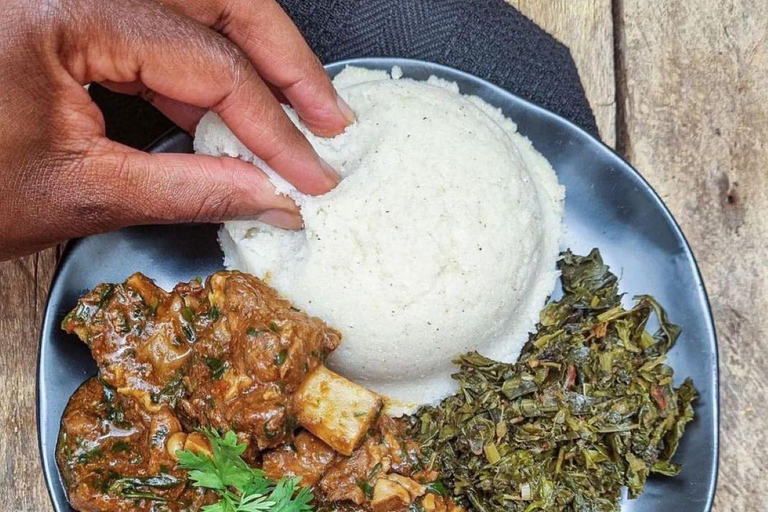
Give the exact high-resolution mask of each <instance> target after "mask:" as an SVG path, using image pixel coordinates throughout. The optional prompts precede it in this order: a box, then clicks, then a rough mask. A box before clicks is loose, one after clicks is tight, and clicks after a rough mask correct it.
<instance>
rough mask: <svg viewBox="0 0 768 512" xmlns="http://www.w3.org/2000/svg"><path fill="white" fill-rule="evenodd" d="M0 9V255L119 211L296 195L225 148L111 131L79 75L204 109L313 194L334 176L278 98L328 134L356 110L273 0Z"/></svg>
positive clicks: (274, 205) (263, 208) (120, 222)
mask: <svg viewBox="0 0 768 512" xmlns="http://www.w3.org/2000/svg"><path fill="white" fill-rule="evenodd" d="M3 11H4V13H3V16H2V18H0V70H2V73H0V185H1V186H2V194H0V260H2V259H7V258H11V257H14V256H20V255H23V254H27V253H31V252H34V251H37V250H39V249H42V248H45V247H47V246H50V245H53V244H55V243H57V242H60V241H63V240H66V239H68V238H72V237H77V236H83V235H86V234H89V233H96V232H103V231H107V230H111V229H115V228H119V227H122V226H127V225H132V224H146V223H172V222H181V221H211V222H216V221H222V220H226V219H234V218H260V219H262V220H265V221H267V222H271V223H273V224H276V225H279V226H281V227H285V228H289V229H299V228H300V227H301V218H300V216H299V214H298V210H297V207H296V205H295V204H294V203H293V202H292V201H291V200H290V199H288V198H287V197H284V196H278V195H276V194H275V191H274V188H273V187H272V185H271V184H270V182H269V181H268V180H267V178H266V176H265V174H264V173H263V172H261V171H260V170H259V169H257V168H256V167H254V166H252V165H250V164H247V163H245V162H242V161H240V160H237V159H232V158H224V157H221V158H215V157H209V156H201V155H182V154H178V155H177V154H147V153H144V152H142V151H138V150H135V149H132V148H129V147H126V146H123V145H121V144H118V143H115V142H113V141H110V140H108V139H107V138H106V137H105V132H104V120H103V118H102V115H101V112H100V111H99V110H98V108H97V107H96V105H95V104H94V103H93V102H92V101H91V99H90V97H89V96H88V93H87V91H86V90H85V88H84V87H83V85H84V84H87V83H90V82H99V83H102V84H104V85H105V86H107V87H109V88H111V89H113V90H117V91H120V92H128V93H133V94H141V95H142V96H143V97H145V98H146V99H148V100H149V101H151V102H152V103H153V104H154V105H155V106H156V107H157V108H159V109H160V110H161V111H162V112H163V113H165V114H166V115H167V116H168V117H169V118H170V119H172V120H173V121H175V122H176V123H177V124H179V125H180V126H181V127H182V128H185V129H187V130H188V131H193V130H194V127H195V125H196V124H197V121H199V119H200V117H201V116H202V114H203V113H205V111H207V110H213V111H215V112H217V113H218V114H219V115H220V116H221V118H222V119H223V120H224V122H225V123H226V124H227V125H228V126H229V128H230V129H231V130H232V131H233V132H234V133H235V135H237V137H238V138H240V140H242V141H243V143H245V144H246V145H247V146H248V147H249V148H250V149H251V150H252V151H253V152H254V153H255V154H256V155H258V156H259V157H260V158H261V159H263V160H264V161H265V162H267V163H268V164H269V165H270V166H271V167H272V168H273V169H275V171H277V172H278V173H280V174H281V175H282V176H283V177H284V178H286V179H287V180H288V181H290V182H291V183H293V184H294V185H295V186H296V187H297V188H298V189H299V190H301V191H302V192H305V193H308V194H321V193H324V192H327V191H328V190H330V189H331V188H333V187H334V186H335V185H336V183H338V176H337V175H336V173H335V172H334V171H333V169H332V168H330V166H328V165H327V164H326V163H325V162H323V161H322V160H321V159H320V157H319V156H318V155H317V153H315V151H314V150H313V149H312V147H311V146H310V145H309V143H308V142H307V141H306V139H305V138H304V137H303V136H302V135H301V133H300V132H299V131H298V130H297V129H296V128H295V127H294V126H293V124H292V123H291V122H290V120H289V119H288V117H287V116H286V115H285V113H284V112H283V110H282V108H281V107H280V105H279V102H278V99H277V97H280V98H284V99H286V100H287V101H288V102H290V104H291V105H292V106H293V107H294V108H295V109H296V110H297V112H298V113H299V115H300V116H301V118H302V119H303V120H304V122H305V123H306V124H307V126H308V127H310V129H311V130H312V131H313V132H314V133H316V134H318V135H324V136H330V135H335V134H337V133H339V132H341V131H342V130H344V128H345V127H346V125H347V124H348V123H349V122H351V121H352V119H353V114H352V112H351V110H350V109H349V107H348V106H346V104H344V102H343V101H342V100H340V99H339V97H338V96H337V94H336V92H335V91H334V89H333V86H332V85H331V82H330V80H329V79H328V77H327V75H326V74H325V72H324V70H323V68H322V66H321V65H320V62H319V61H318V60H317V58H316V57H315V55H314V54H313V53H312V51H311V50H310V49H309V47H308V46H307V44H306V43H305V42H304V40H303V39H302V37H301V35H300V33H299V32H298V30H297V29H296V27H295V26H294V25H293V24H292V23H291V21H290V19H289V18H288V16H287V15H286V14H285V13H284V12H283V11H282V9H281V8H280V7H279V6H278V5H277V4H276V3H274V2H273V0H157V1H153V0H7V1H6V2H4V5H3Z"/></svg>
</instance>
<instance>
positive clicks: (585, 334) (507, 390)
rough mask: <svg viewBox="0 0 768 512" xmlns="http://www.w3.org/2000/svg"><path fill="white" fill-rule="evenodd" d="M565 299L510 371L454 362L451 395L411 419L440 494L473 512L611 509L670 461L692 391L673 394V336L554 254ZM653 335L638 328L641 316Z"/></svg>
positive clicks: (598, 268)
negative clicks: (440, 483) (443, 490)
mask: <svg viewBox="0 0 768 512" xmlns="http://www.w3.org/2000/svg"><path fill="white" fill-rule="evenodd" d="M559 268H560V270H561V272H562V282H563V291H564V296H563V298H562V299H561V300H559V301H556V302H552V303H550V304H548V305H547V306H546V308H545V309H544V310H543V311H542V312H541V316H540V322H539V325H538V328H537V332H536V333H534V334H532V335H531V336H530V339H529V341H528V343H527V344H526V345H525V347H524V348H523V350H522V353H521V355H520V358H519V360H518V362H517V363H515V364H504V363H499V362H496V361H492V360H490V359H488V358H486V357H483V356H481V355H480V354H477V353H469V354H465V355H463V356H461V357H459V358H458V359H457V361H456V362H457V364H458V365H459V367H460V369H459V372H458V373H457V374H456V375H454V378H455V379H456V380H457V381H458V383H459V392H458V393H457V394H456V395H454V396H452V397H449V398H447V399H446V400H445V401H443V403H442V404H440V405H439V406H436V407H426V408H423V409H421V410H420V411H419V413H418V414H417V415H416V416H415V417H414V418H412V420H411V426H412V433H413V435H415V436H416V437H417V438H418V439H419V441H420V442H421V445H422V452H423V453H424V454H425V456H427V457H428V458H429V459H430V460H431V461H433V465H434V467H435V469H438V470H440V471H441V473H442V476H443V480H444V482H445V484H446V487H447V488H448V489H447V490H450V491H452V496H453V497H454V498H455V499H456V500H457V501H458V502H459V503H460V504H461V505H463V506H465V507H467V508H468V509H471V510H474V511H475V512H492V511H496V510H504V511H508V512H531V511H535V510H546V511H549V512H582V511H590V512H616V511H618V502H619V497H620V493H621V488H622V487H623V486H626V487H627V488H628V490H629V496H630V497H632V498H634V497H636V496H637V495H638V494H640V493H641V492H642V490H643V487H644V485H645V482H646V479H647V478H648V476H649V475H650V474H653V473H658V474H663V475H667V476H675V475H677V474H678V472H679V471H680V467H679V466H678V465H677V464H675V463H673V462H672V461H671V459H672V457H673V455H674V454H675V451H676V450H677V447H678V444H679V442H680V439H681V437H682V435H683V432H684V431H685V427H686V425H687V424H688V422H690V421H691V420H692V419H693V416H694V412H693V406H692V403H693V402H694V401H695V400H696V397H697V395H696V389H695V388H694V387H693V383H692V382H691V381H690V380H686V381H684V382H683V384H682V385H681V386H680V387H679V388H675V387H673V377H674V375H673V371H672V369H671V368H670V367H669V366H667V365H666V364H665V358H666V354H667V352H668V351H669V350H670V349H671V348H672V346H673V345H674V343H675V340H676V339H677V337H678V335H679V334H680V329H679V327H677V326H676V325H674V324H672V323H670V322H669V320H668V318H667V315H666V313H665V312H664V310H663V309H662V307H661V306H660V305H659V304H658V303H657V302H656V301H655V300H654V299H653V298H651V297H649V296H640V297H636V298H635V300H636V303H635V304H634V306H633V307H631V308H630V309H624V307H623V306H622V304H621V296H620V295H619V293H618V279H617V278H616V276H615V275H613V274H611V272H610V271H609V269H608V267H607V266H606V265H605V264H603V261H602V259H601V257H600V254H599V252H598V251H597V250H593V251H592V252H591V253H590V254H589V255H588V256H586V257H580V256H575V255H573V254H572V253H571V252H566V253H564V254H563V255H562V259H561V260H560V262H559ZM654 314H655V316H656V319H657V320H658V324H659V328H658V330H657V331H656V332H655V333H654V334H650V333H649V332H648V331H647V330H646V327H647V324H648V323H649V320H650V319H651V317H652V315H654Z"/></svg>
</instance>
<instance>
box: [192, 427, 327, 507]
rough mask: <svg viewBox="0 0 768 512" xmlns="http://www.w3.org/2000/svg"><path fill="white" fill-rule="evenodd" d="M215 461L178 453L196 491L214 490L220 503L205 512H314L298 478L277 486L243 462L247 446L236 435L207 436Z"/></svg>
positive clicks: (305, 488) (310, 499) (307, 489)
mask: <svg viewBox="0 0 768 512" xmlns="http://www.w3.org/2000/svg"><path fill="white" fill-rule="evenodd" d="M205 434H206V437H207V438H208V441H209V442H210V443H211V451H212V453H213V457H210V456H208V455H205V454H201V453H195V452H192V451H190V450H182V451H179V452H177V456H178V458H179V466H180V467H181V468H183V469H186V470H187V471H189V479H190V480H191V481H192V483H193V485H194V486H195V487H202V488H205V489H211V490H213V491H215V492H216V493H218V495H219V496H220V497H221V500H220V501H219V502H217V503H214V504H213V505H206V506H205V507H203V512H257V511H268V512H311V511H312V510H313V508H312V506H311V505H310V502H311V501H312V499H313V495H312V491H311V490H310V489H309V488H308V487H300V486H299V478H288V477H283V478H281V479H280V480H278V481H277V482H275V481H274V480H271V479H269V478H267V477H266V476H265V475H264V472H263V471H262V470H260V469H256V468H252V467H250V466H248V464H246V462H245V461H244V460H243V458H242V454H243V452H244V451H245V448H246V445H245V444H240V443H238V442H237V436H235V434H234V432H227V433H226V435H224V437H221V435H219V433H218V432H216V431H206V432H205Z"/></svg>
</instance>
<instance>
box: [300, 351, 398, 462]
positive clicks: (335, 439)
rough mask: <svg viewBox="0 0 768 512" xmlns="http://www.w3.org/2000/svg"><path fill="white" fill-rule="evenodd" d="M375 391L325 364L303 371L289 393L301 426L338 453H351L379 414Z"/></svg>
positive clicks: (379, 402) (381, 402) (378, 400)
mask: <svg viewBox="0 0 768 512" xmlns="http://www.w3.org/2000/svg"><path fill="white" fill-rule="evenodd" d="M382 406H383V401H382V399H381V397H379V395H377V394H376V393H373V392H372V391H368V390H367V389H365V388H364V387H362V386H358V385H357V384H355V383H354V382H352V381H349V380H347V379H345V378H344V377H342V376H341V375H337V374H335V373H333V372H332V371H330V370H329V369H327V368H325V367H324V366H319V367H317V368H316V369H315V370H314V371H313V372H312V373H310V374H309V375H307V377H306V378H305V379H304V382H302V384H301V386H300V387H299V389H298V390H297V391H296V393H295V394H294V396H293V407H294V414H295V415H296V418H297V419H298V422H299V424H300V425H301V426H303V427H304V428H306V429H307V430H309V431H310V432H312V433H313V434H314V435H316V436H317V437H319V438H320V439H322V440H323V441H325V442H326V443H327V444H328V445H329V446H330V447H331V448H333V449H334V450H336V451H337V452H339V453H341V454H342V455H347V456H349V455H352V452H353V451H354V450H355V448H357V446H358V445H359V444H360V441H361V440H362V439H363V437H364V436H365V433H366V432H368V429H370V428H371V425H373V423H374V421H375V420H376V417H377V416H378V415H379V413H380V411H381V408H382Z"/></svg>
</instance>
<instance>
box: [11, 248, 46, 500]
mask: <svg viewBox="0 0 768 512" xmlns="http://www.w3.org/2000/svg"><path fill="white" fill-rule="evenodd" d="M55 258H56V250H55V249H49V250H47V251H43V252H41V253H39V254H37V255H34V256H28V257H26V258H20V259H17V260H13V261H9V262H3V263H0V283H2V286H0V310H1V311H2V313H0V333H1V334H0V336H2V339H1V340H0V346H1V347H2V350H3V356H2V357H0V386H1V387H2V389H3V393H2V395H3V396H2V400H0V439H2V442H0V460H2V461H3V465H4V467H3V469H2V471H0V497H2V502H3V503H5V504H6V505H7V506H8V507H9V508H11V509H14V510H20V511H30V512H31V511H33V510H34V511H42V510H50V508H51V505H50V501H49V500H48V493H47V491H46V489H45V484H44V482H43V472H42V467H41V464H40V452H39V450H38V447H37V422H36V417H35V410H36V408H35V372H36V367H37V346H38V336H39V330H40V325H41V323H42V318H43V308H44V306H45V301H46V298H47V297H48V284H49V283H50V282H51V277H52V274H53V268H54V266H55Z"/></svg>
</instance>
